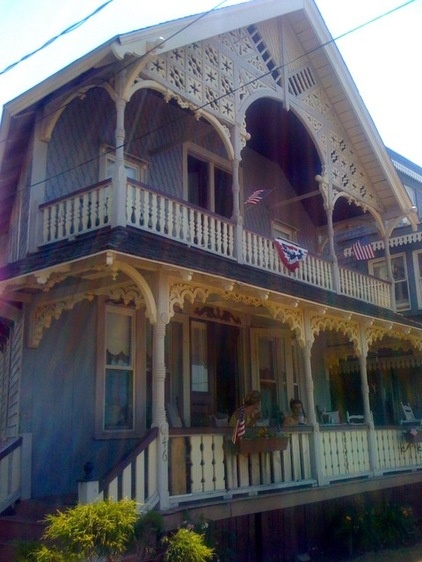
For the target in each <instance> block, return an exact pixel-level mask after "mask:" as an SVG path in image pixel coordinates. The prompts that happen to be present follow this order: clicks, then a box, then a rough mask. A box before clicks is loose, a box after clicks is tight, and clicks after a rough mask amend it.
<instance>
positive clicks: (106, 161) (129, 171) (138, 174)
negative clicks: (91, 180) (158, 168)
mask: <svg viewBox="0 0 422 562" xmlns="http://www.w3.org/2000/svg"><path fill="white" fill-rule="evenodd" d="M115 163H116V156H115V153H114V150H113V149H112V148H111V147H109V146H106V147H104V148H103V149H102V155H101V158H100V179H101V180H105V179H108V178H111V177H112V176H113V169H114V165H115ZM125 170H126V177H127V178H128V179H132V180H137V181H141V182H144V183H146V181H147V171H148V163H147V162H146V161H145V160H141V159H138V158H135V157H133V156H127V155H125Z"/></svg>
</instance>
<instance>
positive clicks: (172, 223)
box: [40, 180, 392, 309]
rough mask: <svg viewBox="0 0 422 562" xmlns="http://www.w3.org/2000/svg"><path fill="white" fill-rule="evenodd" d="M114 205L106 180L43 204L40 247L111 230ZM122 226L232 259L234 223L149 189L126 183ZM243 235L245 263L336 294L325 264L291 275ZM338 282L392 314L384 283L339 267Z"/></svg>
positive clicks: (310, 259)
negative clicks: (124, 218)
mask: <svg viewBox="0 0 422 562" xmlns="http://www.w3.org/2000/svg"><path fill="white" fill-rule="evenodd" d="M112 203H113V200H112V188H111V181H110V180H106V181H104V182H102V183H99V184H97V185H95V186H94V187H92V188H89V189H85V190H80V191H78V192H76V193H73V194H71V195H69V196H67V197H61V198H60V199H56V200H55V201H52V202H50V203H44V204H43V205H41V206H40V211H41V213H42V220H41V223H42V241H41V245H44V244H49V243H51V242H57V241H59V240H63V239H69V238H73V237H75V236H77V235H81V234H85V233H88V232H91V231H93V230H97V229H99V228H102V227H105V226H109V225H110V221H111V214H112ZM126 221H127V225H128V226H132V227H134V228H138V229H140V230H144V231H148V232H152V233H153V234H156V235H158V236H163V237H165V238H170V239H172V240H175V241H177V242H181V243H183V244H186V245H188V246H193V247H196V248H200V249H201V250H204V251H206V252H211V253H213V254H217V255H219V256H223V257H226V258H231V259H236V255H235V239H234V237H235V229H234V224H233V223H232V222H230V221H229V220H225V219H222V218H220V217H217V216H216V215H213V214H210V213H207V212H205V211H204V210H202V209H200V208H197V207H193V206H192V205H189V204H187V203H186V202H183V201H178V200H176V199H174V198H170V197H168V196H167V195H165V194H162V193H158V192H156V191H152V190H149V189H147V188H146V187H145V186H143V185H142V184H140V183H139V182H134V181H129V182H128V184H127V193H126ZM242 236H243V238H242V254H243V255H242V256H241V259H242V261H243V263H245V264H247V265H250V266H252V267H256V268H259V269H263V270H266V271H270V272H271V273H275V274H278V275H282V276H284V277H290V278H293V279H296V280H297V281H301V282H303V283H307V284H309V285H312V286H314V287H319V288H322V289H325V290H327V291H334V290H335V287H334V281H333V271H332V265H331V264H330V263H329V262H328V261H326V260H323V259H320V258H318V257H316V256H313V255H310V254H308V256H307V258H306V260H305V261H303V262H302V263H301V264H300V267H299V268H298V269H297V270H296V271H295V272H294V273H292V272H289V271H288V270H287V269H286V268H285V267H284V265H283V264H282V262H281V260H280V259H279V256H278V254H277V251H276V250H275V248H274V244H273V241H272V240H271V239H269V238H265V237H264V236H261V235H259V234H255V233H253V232H249V231H247V230H244V231H243V235H242ZM339 277H340V289H339V292H340V293H341V294H343V295H346V296H349V297H353V298H357V299H359V300H362V301H365V302H368V303H371V304H375V305H377V306H381V307H385V308H390V309H391V307H392V303H391V294H390V284H389V283H388V282H386V281H382V280H381V279H376V278H374V277H371V276H368V275H363V274H362V273H359V272H357V271H353V270H349V269H344V268H339Z"/></svg>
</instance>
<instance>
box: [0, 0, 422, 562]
mask: <svg viewBox="0 0 422 562" xmlns="http://www.w3.org/2000/svg"><path fill="white" fill-rule="evenodd" d="M162 38H163V39H162ZM0 139H1V143H0V173H1V177H0V196H1V201H2V204H1V213H0V236H1V239H2V242H3V243H2V249H3V252H2V264H3V266H2V268H1V271H0V275H1V277H0V279H1V281H0V288H1V300H0V316H1V323H0V327H1V330H0V343H1V351H2V355H1V368H0V377H1V379H0V380H1V397H0V404H1V410H0V431H1V437H2V439H3V441H4V446H3V451H2V454H1V455H0V478H3V483H0V489H1V491H2V495H1V497H0V500H1V503H0V507H1V509H5V508H7V507H8V506H9V505H11V504H12V503H13V502H15V501H16V500H17V499H21V500H25V499H28V498H39V499H42V498H46V497H48V496H66V497H68V496H73V497H74V498H75V501H76V498H77V494H78V492H79V499H80V500H81V501H91V500H93V499H95V498H96V497H98V496H104V495H105V496H108V497H114V498H117V497H121V496H124V495H129V496H134V497H136V499H137V500H138V501H140V502H142V503H147V505H148V506H150V507H153V506H157V507H158V508H159V509H161V510H162V511H163V512H164V513H171V514H172V518H173V519H172V521H173V522H174V524H177V523H178V522H180V521H181V518H182V517H183V514H184V512H185V511H186V510H187V509H190V510H191V511H192V513H193V514H196V515H197V514H198V513H201V512H203V513H204V514H205V515H206V517H209V518H211V519H215V520H216V521H220V524H221V525H223V526H224V525H229V524H230V525H233V526H234V527H235V528H236V529H237V532H238V533H242V532H244V531H243V530H244V529H246V528H247V526H253V528H254V529H255V531H256V532H254V533H247V532H246V531H245V537H247V539H246V538H245V540H244V541H240V542H239V545H238V553H239V554H238V556H239V557H242V556H243V558H239V559H243V560H245V559H246V558H245V552H246V551H245V550H242V549H243V548H244V549H247V551H248V552H249V553H253V552H255V551H256V552H260V553H261V554H260V556H262V557H263V558H262V559H263V560H265V559H266V560H269V556H270V554H271V549H277V552H279V555H280V556H282V555H283V556H286V557H287V556H288V555H290V553H291V551H294V550H298V549H301V550H304V549H306V548H310V545H311V543H312V541H313V540H317V534H318V532H319V531H321V529H322V525H323V523H324V516H323V515H324V513H326V511H325V510H324V509H322V508H321V507H320V506H321V505H322V503H321V502H334V503H335V500H336V498H343V497H347V496H351V495H353V494H363V493H364V492H366V493H370V492H371V491H373V490H384V489H388V490H396V491H398V490H399V491H400V494H401V496H402V497H405V495H406V494H407V493H408V494H409V496H410V497H416V496H417V494H416V491H420V488H421V487H420V482H421V480H422V472H418V471H419V470H420V469H421V468H422V460H421V456H420V454H419V453H418V450H417V448H416V447H413V446H411V447H408V448H406V447H404V446H403V445H404V437H403V431H402V427H400V425H399V422H400V420H401V419H402V418H403V412H402V410H401V404H400V402H401V401H402V400H404V401H412V400H413V399H414V398H416V394H414V392H413V390H411V389H419V385H420V382H419V381H420V380H422V378H421V377H420V369H421V358H422V355H421V350H422V339H421V336H422V327H421V325H420V324H419V323H418V322H416V321H415V319H413V318H411V317H410V316H408V315H407V314H405V311H404V308H403V302H404V301H403V298H404V296H403V295H405V291H404V289H403V291H402V290H399V289H398V286H397V282H398V281H397V279H395V280H394V285H393V282H392V281H393V274H394V268H395V266H396V261H395V260H396V259H397V258H396V255H395V252H396V247H395V246H394V245H393V247H392V250H391V253H392V254H393V253H394V255H393V256H392V258H390V256H389V254H390V252H389V251H386V252H385V250H384V246H385V247H387V248H389V247H390V241H391V240H392V239H394V237H395V236H396V235H397V231H398V225H401V224H403V225H404V226H403V227H401V228H402V229H405V230H403V232H404V231H405V232H407V233H409V236H416V234H413V233H414V232H415V231H416V230H417V225H418V215H417V213H416V212H415V209H414V208H413V204H414V201H413V200H412V197H411V195H409V192H408V190H406V188H409V187H412V185H408V184H407V183H406V182H405V186H406V188H405V187H404V186H403V184H402V182H401V181H400V178H399V176H398V173H397V171H396V169H395V167H394V166H393V163H392V161H391V159H390V157H389V154H388V152H387V151H386V149H385V147H384V146H383V144H382V142H381V139H380V137H379V135H378V133H377V131H376V129H375V128H374V125H373V122H372V120H371V119H370V117H369V115H368V113H367V110H366V108H365V107H364V105H363V102H362V100H361V98H360V96H359V94H358V92H357V89H356V87H355V85H354V83H353V81H352V79H351V77H350V75H349V73H348V71H347V68H346V67H345V65H344V62H343V60H342V58H341V57H340V55H339V52H338V50H337V48H336V46H335V44H334V42H333V41H332V39H331V36H330V34H329V32H328V30H327V29H326V27H325V24H324V22H323V20H322V18H321V16H320V14H319V12H318V10H317V9H316V7H315V5H314V3H313V2H311V1H310V0H303V1H298V0H294V1H290V0H285V1H283V2H278V1H269V0H256V1H252V2H250V3H248V4H246V5H238V6H234V7H230V8H225V9H222V10H217V11H213V12H211V13H208V14H206V15H205V16H204V17H201V18H199V17H198V16H192V17H189V18H184V19H182V20H178V21H176V22H168V23H165V24H163V25H160V26H156V27H151V28H148V29H145V30H142V31H139V32H134V33H130V34H127V35H122V36H119V37H116V38H114V39H112V40H111V41H110V42H108V43H106V44H104V45H103V46H101V47H99V48H98V49H96V50H95V51H93V52H92V53H90V54H88V55H87V56H86V57H83V58H82V59H80V60H78V61H76V62H75V63H74V64H72V65H70V66H69V67H67V68H65V69H64V70H63V71H61V72H60V73H58V74H56V75H55V76H53V77H51V78H50V79H48V80H46V81H45V82H43V83H41V84H40V85H39V86H37V87H35V88H33V89H32V90H31V91H29V92H27V93H25V94H23V95H22V96H20V97H19V98H17V99H16V100H14V101H12V102H10V103H9V104H7V105H6V107H5V109H4V114H3V120H2V124H1V131H0ZM399 171H400V170H399ZM257 190H258V191H260V190H264V192H263V193H258V199H259V200H258V201H255V203H256V204H247V203H245V202H246V201H247V199H248V198H249V197H250V196H251V195H252V194H254V193H255V192H256V191H257ZM406 225H408V226H406ZM375 230H377V231H378V232H379V233H381V234H380V236H379V237H380V239H381V242H382V244H381V243H379V246H376V247H375V252H376V256H375V259H379V258H380V259H383V260H386V264H387V272H389V273H388V274H387V275H384V271H383V270H381V269H382V268H380V267H378V266H376V262H369V267H372V273H373V275H372V276H370V275H367V271H368V270H367V268H368V262H367V261H359V262H357V261H356V260H354V259H353V258H352V257H351V256H350V255H348V254H347V251H345V250H346V249H347V248H348V247H350V246H351V243H352V242H353V241H355V239H357V237H358V236H359V235H360V232H362V233H364V232H367V231H375ZM275 238H281V239H283V240H284V241H285V244H288V245H289V244H296V245H297V247H299V248H302V249H305V250H306V251H307V252H308V254H307V257H306V258H305V259H303V260H300V261H299V267H298V268H296V269H294V268H293V267H292V268H290V269H289V267H288V263H287V266H286V265H285V263H284V262H283V261H282V259H281V257H280V255H279V254H278V251H277V250H276V247H275V242H274V239H275ZM398 250H399V248H397V251H398ZM305 253H306V252H305ZM302 257H303V256H302ZM284 259H285V260H286V258H284ZM391 264H392V266H393V267H392V268H391V267H390V265H391ZM410 366H411V367H410ZM393 370H394V373H395V375H394V377H393V375H392V371H393ZM251 389H258V390H260V391H261V395H262V400H261V408H262V411H263V414H264V416H265V417H267V418H270V419H271V422H272V425H273V426H278V425H279V424H280V422H281V420H282V417H283V415H285V414H286V413H287V412H288V409H289V400H290V399H291V398H293V397H295V398H301V399H302V401H303V403H304V405H305V410H306V414H307V419H308V424H307V425H304V426H302V427H300V428H299V427H298V428H297V429H295V428H293V429H292V430H291V431H290V433H289V442H288V446H287V449H286V450H285V451H281V452H280V451H275V452H266V453H261V454H258V453H254V454H251V455H249V456H245V455H235V454H234V453H233V451H232V450H231V449H230V447H227V442H229V441H230V435H231V430H230V429H229V428H224V427H223V428H221V427H215V425H217V423H215V417H217V419H218V418H219V415H218V414H221V415H229V414H231V413H232V412H233V411H234V410H235V409H236V407H237V406H238V405H239V404H240V403H241V401H242V400H243V397H244V396H245V394H246V393H247V392H248V391H249V390H251ZM415 392H416V390H415ZM418 392H419V390H418ZM327 412H336V414H331V415H329V414H328V413H327ZM348 412H349V413H352V414H359V415H362V416H364V423H363V424H360V425H350V424H347V423H346V422H347V413H348ZM337 413H338V415H337ZM330 420H334V421H335V420H337V421H339V422H340V423H336V424H334V425H332V424H328V422H329V421H330ZM374 422H375V423H374ZM327 424H328V425H327ZM169 426H170V428H169ZM7 475H8V476H7ZM84 478H86V479H85V481H84V482H82V483H81V482H79V485H78V481H80V480H81V479H84ZM334 483H336V486H332V485H331V484H334ZM386 493H387V492H386ZM418 493H419V492H418ZM205 506H206V511H205ZM318 506H319V507H318ZM282 508H283V509H282ZM289 509H298V510H299V509H300V510H302V511H300V516H298V512H297V511H296V512H295V513H294V514H293V515H291V516H290V515H289V517H293V518H296V525H295V532H294V534H293V536H292V537H291V538H290V540H289V541H285V539H284V538H283V537H284V534H283V532H282V530H280V532H278V531H277V533H275V534H276V535H277V536H274V525H275V523H270V521H271V517H272V518H273V519H272V521H273V522H274V521H276V520H277V521H278V523H277V524H280V525H282V523H281V521H282V519H283V517H282V516H281V515H280V513H281V512H283V510H286V514H287V513H290V512H289ZM318 509H319V513H320V517H319V518H317V519H315V517H314V516H315V513H316V511H315V510H318ZM178 517H179V519H177V518H178ZM229 517H230V518H231V519H230V522H229V523H228V522H227V521H226V520H227V519H228V518H229ZM299 517H300V518H301V519H300V521H301V524H299V523H298V521H299ZM277 518H278V519H277ZM286 518H287V519H288V517H287V515H286ZM287 519H286V520H287ZM309 519H312V526H311V525H310V522H309ZM283 521H285V520H284V519H283ZM300 521H299V522H300ZM315 521H318V524H317V523H315ZM286 525H287V524H286ZM287 527H288V528H290V525H287ZM291 528H293V525H291ZM303 528H307V529H308V530H307V533H303ZM269 533H270V534H271V533H272V536H273V539H272V540H271V541H268V540H267V539H268V534H269ZM283 541H284V542H283ZM250 556H252V557H253V556H254V555H253V554H250ZM265 557H266V558H265ZM256 559H258V558H256Z"/></svg>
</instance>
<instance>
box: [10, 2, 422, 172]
mask: <svg viewBox="0 0 422 562" xmlns="http://www.w3.org/2000/svg"><path fill="white" fill-rule="evenodd" d="M274 1H280V2H281V1H283V0H274ZM315 1H316V4H317V6H318V8H319V10H320V12H321V14H322V17H323V18H324V20H325V23H326V25H327V27H328V29H329V31H330V33H331V35H332V36H333V38H334V39H335V40H336V43H337V46H338V48H339V50H340V53H341V54H342V56H343V59H344V61H345V63H346V65H347V67H348V68H349V71H350V73H351V75H352V78H353V80H354V82H355V84H356V86H357V88H358V90H359V92H360V95H361V96H362V98H363V101H364V103H365V105H366V107H367V109H368V111H369V113H370V115H371V117H372V119H373V121H374V123H375V126H376V128H377V129H378V132H379V134H380V136H381V139H382V141H383V142H384V144H385V145H386V146H387V147H389V148H391V149H393V150H395V151H396V152H398V153H399V154H401V155H402V156H404V157H405V158H407V159H409V160H410V161H412V162H414V163H415V164H417V165H418V166H421V167H422V142H421V140H420V138H421V131H422V103H421V97H422V65H421V60H420V59H421V55H422V0H315ZM240 2H241V0H226V1H224V0H176V1H170V0H161V1H159V0H155V1H154V0H64V1H62V2H57V0H0V37H1V38H2V48H1V50H0V111H1V110H2V108H3V105H4V104H5V103H7V102H8V101H10V100H12V99H14V98H15V97H17V96H18V95H20V94H21V93H23V92H25V91H27V90H28V89H30V88H31V87H33V86H35V85H36V84H38V83H39V82H41V81H42V80H44V79H45V78H47V77H49V76H51V75H52V74H54V73H55V72H57V71H59V70H60V69H62V68H64V67H65V66H67V65H68V64H70V63H71V62H73V61H74V60H77V59H78V58H80V57H81V56H83V55H85V54H87V53H89V52H90V51H91V50H93V49H95V48H96V47H98V46H99V45H101V44H103V43H105V42H106V41H108V40H109V39H111V38H113V37H115V36H116V35H120V34H122V33H127V32H129V31H134V30H137V29H142V28H144V27H148V26H151V25H155V24H158V23H162V22H163V21H169V20H172V19H177V18H179V17H184V16H187V15H191V14H195V13H199V12H203V11H208V10H211V9H215V8H216V7H217V6H221V7H225V6H229V5H232V4H238V3H240ZM95 11H96V13H95V14H94V15H92V16H91V17H88V16H90V15H91V14H93V12H95ZM84 19H86V21H84V22H83V23H81V24H80V25H79V26H75V28H74V29H72V30H69V31H68V32H67V33H65V34H63V31H64V30H66V29H68V28H69V27H70V26H73V25H74V24H76V23H77V22H81V21H82V20H84ZM371 20H374V21H371ZM369 22H370V23H369ZM56 36H60V37H59V38H58V39H56V40H54V41H51V42H50V43H49V45H48V46H46V47H44V48H41V47H43V46H44V45H45V44H46V43H47V42H48V41H50V40H51V39H53V38H55V37H56ZM40 48H41V49H40ZM38 49H40V50H39V51H38V52H37V53H36V54H34V55H32V56H29V57H27V55H29V54H30V53H32V52H33V51H35V50H38ZM25 57H27V58H25ZM22 58H25V60H23V61H22V62H18V61H21V59H22ZM17 62H18V64H16V65H15V63H17ZM10 66H12V68H9V67H10Z"/></svg>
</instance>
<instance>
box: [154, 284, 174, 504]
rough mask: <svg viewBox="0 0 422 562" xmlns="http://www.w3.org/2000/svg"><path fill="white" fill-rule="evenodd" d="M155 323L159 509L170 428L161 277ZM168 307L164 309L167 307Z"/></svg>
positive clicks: (164, 494)
mask: <svg viewBox="0 0 422 562" xmlns="http://www.w3.org/2000/svg"><path fill="white" fill-rule="evenodd" d="M157 280H158V282H157V308H158V315H157V322H156V323H155V324H154V325H153V332H152V335H153V341H152V381H153V383H152V405H153V410H152V426H153V427H158V429H159V435H158V446H157V485H158V494H159V497H160V509H161V510H165V509H168V507H169V505H170V504H169V482H168V442H169V426H168V423H167V416H166V409H165V382H166V364H165V337H166V324H167V323H168V322H169V314H168V301H169V295H168V283H167V279H165V278H163V277H162V276H161V275H160V276H158V278H157ZM166 305H167V306H166Z"/></svg>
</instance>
